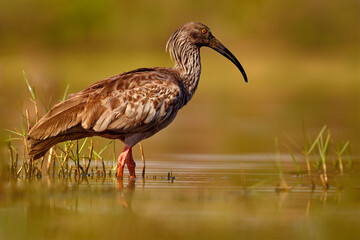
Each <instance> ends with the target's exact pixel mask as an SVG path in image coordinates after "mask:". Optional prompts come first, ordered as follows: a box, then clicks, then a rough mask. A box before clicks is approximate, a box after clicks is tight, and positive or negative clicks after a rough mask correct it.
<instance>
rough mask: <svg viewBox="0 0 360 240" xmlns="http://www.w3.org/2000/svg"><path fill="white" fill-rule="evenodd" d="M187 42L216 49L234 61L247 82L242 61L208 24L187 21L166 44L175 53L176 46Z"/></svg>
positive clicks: (182, 46)
mask: <svg viewBox="0 0 360 240" xmlns="http://www.w3.org/2000/svg"><path fill="white" fill-rule="evenodd" d="M186 44H188V45H193V46H196V47H198V48H200V47H203V46H205V47H210V48H212V49H214V50H215V51H217V52H218V53H220V54H221V55H223V56H224V57H226V58H227V59H229V60H230V61H231V62H232V63H234V64H235V65H236V67H237V68H238V69H239V70H240V72H241V73H242V75H243V77H244V79H245V82H247V76H246V73H245V70H244V68H243V67H242V66H241V64H240V62H239V61H238V60H237V59H236V57H235V56H234V55H233V54H232V53H231V52H230V51H229V50H228V49H227V48H226V47H225V46H224V45H223V44H222V43H221V42H220V41H219V40H217V39H216V38H215V37H214V36H213V35H212V33H211V31H210V29H209V28H208V27H207V26H206V25H204V24H202V23H197V22H189V23H186V24H185V25H184V26H182V27H180V28H179V29H177V30H176V31H175V32H174V33H173V34H172V35H171V37H170V39H169V41H168V43H167V44H166V48H167V49H169V50H170V53H171V54H173V52H174V48H180V47H181V48H184V47H185V46H186ZM173 55H174V54H173Z"/></svg>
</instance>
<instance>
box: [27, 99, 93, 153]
mask: <svg viewBox="0 0 360 240" xmlns="http://www.w3.org/2000/svg"><path fill="white" fill-rule="evenodd" d="M83 110H84V102H83V101H81V100H80V101H79V98H71V99H67V100H65V101H64V102H61V103H59V104H57V105H55V106H54V107H53V108H52V109H51V110H50V112H48V113H47V114H46V115H45V116H43V117H42V118H41V119H40V120H39V122H37V123H36V124H35V125H34V126H33V127H32V128H31V129H30V132H29V135H28V149H29V157H30V158H32V159H34V160H35V159H38V158H40V157H42V156H44V155H45V153H46V152H47V151H48V150H49V149H50V148H51V147H52V146H54V145H55V144H57V143H59V142H64V141H67V140H75V139H80V138H83V137H87V136H90V135H89V132H88V131H87V130H85V129H83V128H82V127H81V119H80V117H79V115H81V112H82V111H83Z"/></svg>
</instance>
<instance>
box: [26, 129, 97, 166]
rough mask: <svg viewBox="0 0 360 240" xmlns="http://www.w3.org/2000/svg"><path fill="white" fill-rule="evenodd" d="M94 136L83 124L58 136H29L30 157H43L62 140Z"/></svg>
mask: <svg viewBox="0 0 360 240" xmlns="http://www.w3.org/2000/svg"><path fill="white" fill-rule="evenodd" d="M90 136H92V134H91V133H89V132H84V129H83V128H82V127H81V126H77V127H74V128H72V129H70V131H67V133H66V134H60V135H58V136H54V137H49V138H46V139H40V140H39V139H34V138H31V136H29V138H28V147H29V157H30V158H32V159H33V160H35V159H38V158H41V157H42V156H44V155H45V154H46V152H47V151H48V150H49V149H50V148H51V147H52V146H54V145H56V144H57V143H60V142H65V141H69V140H77V139H80V138H84V137H90Z"/></svg>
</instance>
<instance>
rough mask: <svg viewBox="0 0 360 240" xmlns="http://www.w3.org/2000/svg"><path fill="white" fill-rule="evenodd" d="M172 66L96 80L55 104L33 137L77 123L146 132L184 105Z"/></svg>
mask: <svg viewBox="0 0 360 240" xmlns="http://www.w3.org/2000/svg"><path fill="white" fill-rule="evenodd" d="M182 99H183V96H182V92H181V90H180V87H179V86H178V84H177V81H176V76H175V75H174V74H173V72H172V71H171V69H155V68H150V69H138V70H134V71H131V72H127V73H123V74H119V75H116V76H113V77H110V78H107V79H104V80H102V81H99V82H96V83H94V84H92V85H90V86H89V87H87V88H86V89H84V90H83V91H81V92H78V93H75V94H71V95H69V97H68V99H67V100H65V101H63V102H61V103H59V104H57V105H55V106H54V107H53V108H52V109H51V110H50V112H49V113H47V114H46V115H45V116H44V117H43V118H42V119H40V121H39V122H38V123H37V124H36V125H35V126H34V127H33V128H32V129H31V130H30V133H29V138H32V139H46V138H49V137H55V136H58V135H60V134H66V132H68V131H71V129H72V128H73V127H75V126H82V128H83V129H84V131H90V132H92V131H95V132H98V133H101V132H104V131H110V132H114V133H120V134H121V133H128V132H134V131H137V132H139V131H146V130H147V129H150V128H152V127H154V126H155V125H157V124H161V122H163V121H165V120H166V119H167V118H168V117H169V116H170V115H171V113H174V112H177V110H178V109H179V108H180V107H181V106H182Z"/></svg>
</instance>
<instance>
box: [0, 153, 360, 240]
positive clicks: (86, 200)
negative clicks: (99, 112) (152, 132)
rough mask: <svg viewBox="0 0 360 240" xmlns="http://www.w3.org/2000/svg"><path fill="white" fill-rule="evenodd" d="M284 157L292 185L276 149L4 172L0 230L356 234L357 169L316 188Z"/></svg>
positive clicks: (36, 233)
mask: <svg viewBox="0 0 360 240" xmlns="http://www.w3.org/2000/svg"><path fill="white" fill-rule="evenodd" d="M280 159H281V167H282V172H283V174H284V178H285V181H286V184H287V185H288V186H289V187H290V190H289V191H284V190H283V188H282V185H281V181H280V177H279V176H280V172H279V170H278V168H277V164H276V162H275V156H274V155H273V154H255V155H252V154H249V155H200V154H181V155H179V154H169V155H163V157H162V158H159V159H147V173H146V176H145V178H141V177H139V178H138V179H137V180H135V181H131V180H129V179H127V178H125V179H124V180H123V181H117V180H116V178H115V177H114V176H111V177H110V176H107V177H106V178H102V177H97V176H89V177H87V178H86V179H85V178H81V179H74V178H73V177H70V178H59V177H57V176H54V177H53V176H43V177H42V178H41V179H33V180H29V179H24V178H21V179H11V180H10V181H3V182H2V184H1V188H0V191H1V197H0V222H1V224H0V238H1V239H25V238H26V239H35V238H36V239H39V238H40V239H42V238H45V239H115V238H123V239H184V238H185V239H358V238H359V237H360V234H359V224H360V222H359V219H360V214H359V181H358V180H359V175H358V173H357V169H354V170H356V171H352V172H348V173H346V174H345V176H339V175H337V174H336V173H331V174H330V176H329V177H330V178H329V184H330V188H329V189H328V190H324V189H323V187H322V186H321V183H320V180H318V176H317V175H316V174H315V176H314V180H315V182H316V186H315V188H314V189H313V188H312V187H311V184H310V179H309V177H308V176H307V175H304V176H302V177H300V176H298V175H297V172H296V169H295V167H294V166H293V163H292V162H291V159H290V158H288V157H286V155H281V158H280ZM300 165H301V166H302V167H303V165H302V164H300ZM355 167H356V168H357V165H356V166H355ZM304 169H305V168H304ZM169 173H170V174H172V175H171V176H170V178H169ZM137 175H138V176H140V175H141V164H140V163H139V164H138V168H137Z"/></svg>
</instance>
